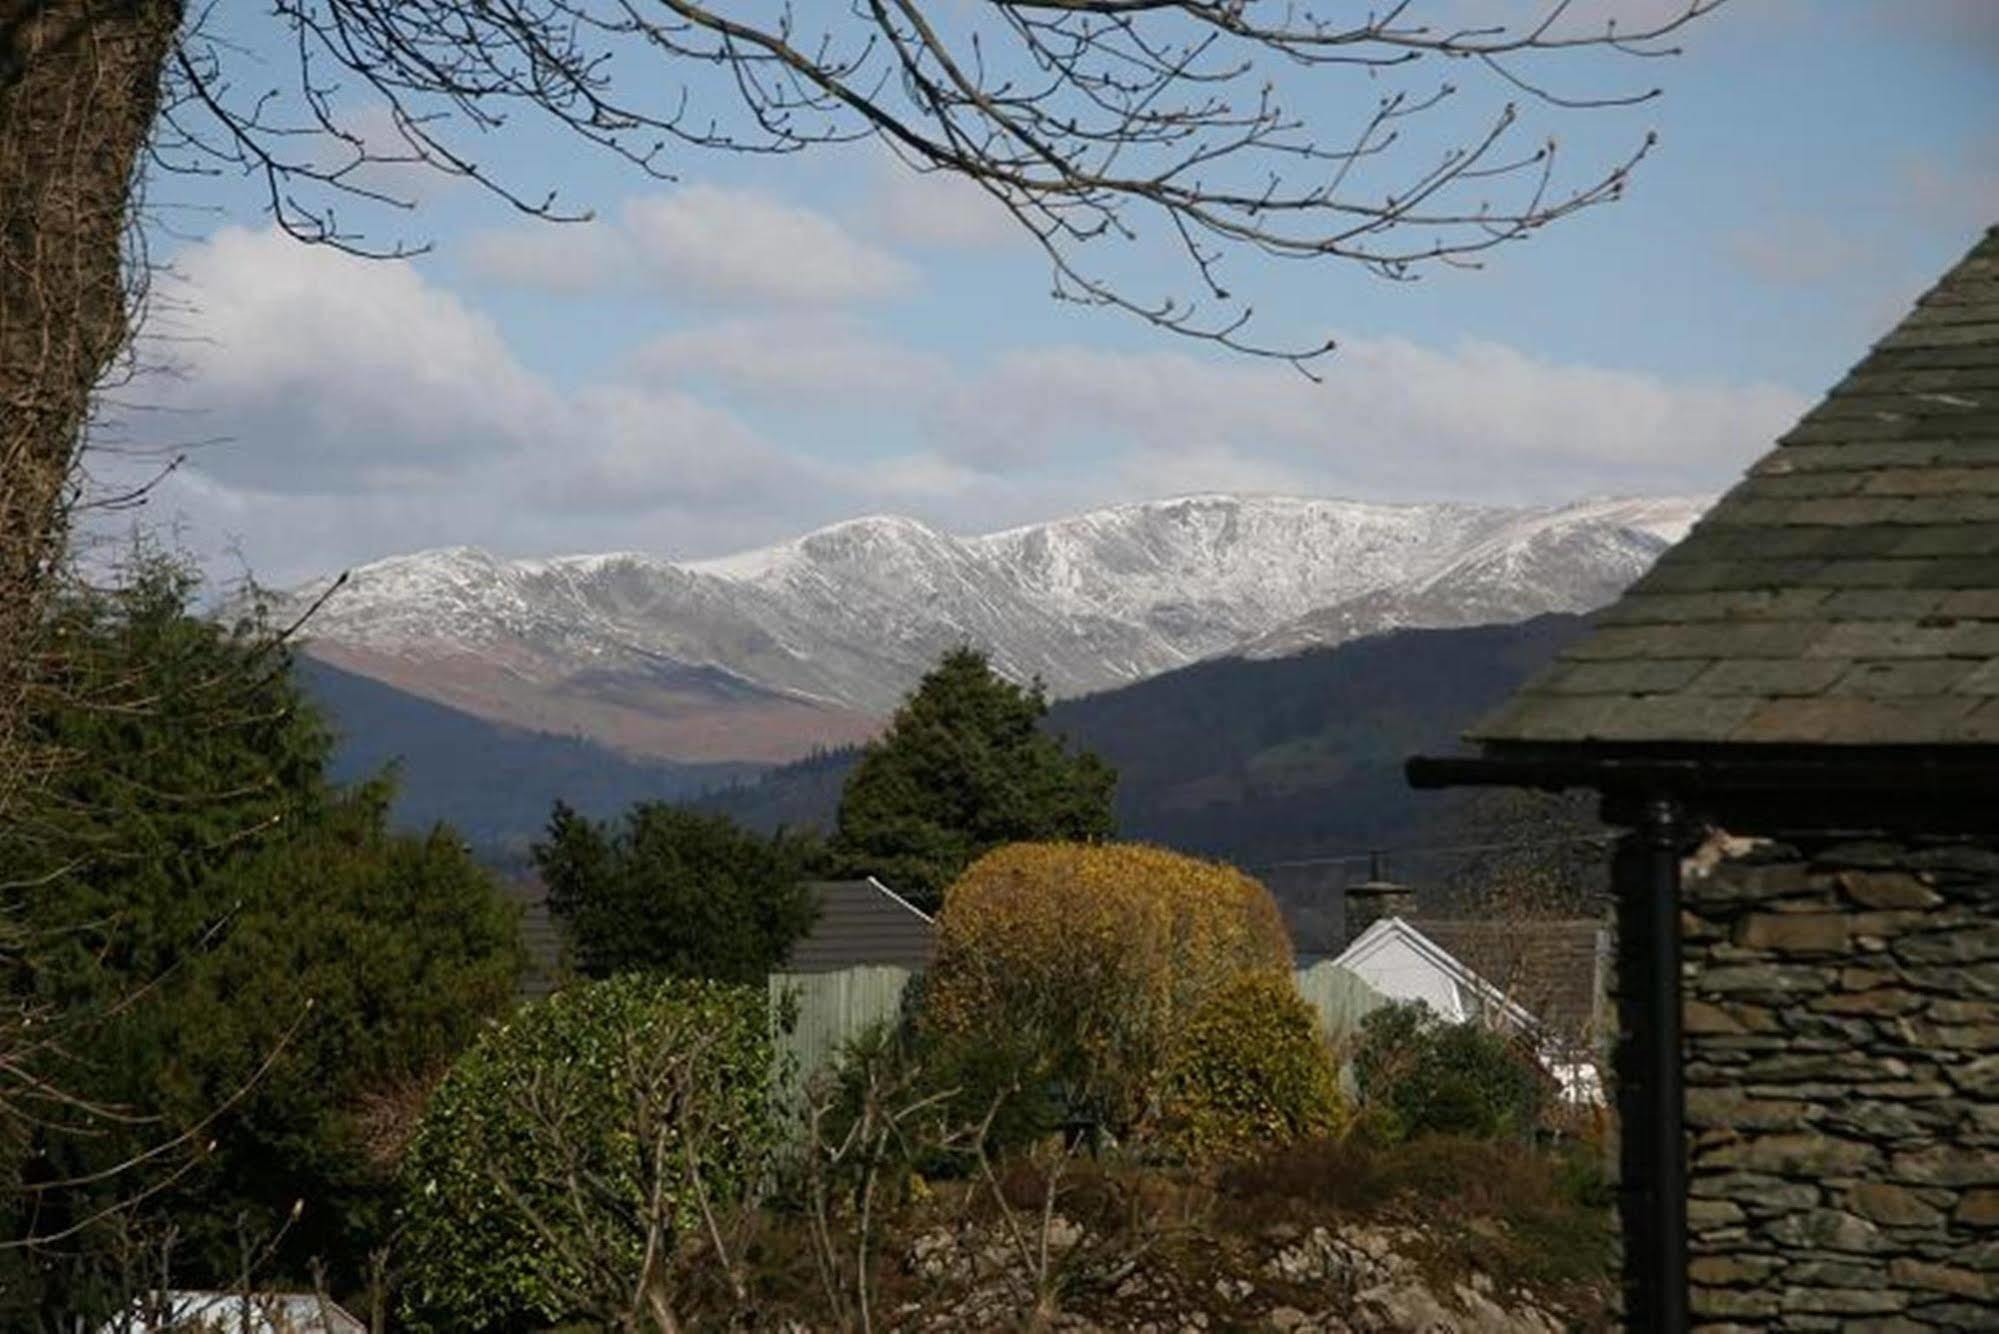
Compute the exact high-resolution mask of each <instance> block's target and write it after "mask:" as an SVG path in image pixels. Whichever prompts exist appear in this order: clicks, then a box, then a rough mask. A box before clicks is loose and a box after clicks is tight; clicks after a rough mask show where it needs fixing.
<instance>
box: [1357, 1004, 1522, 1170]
mask: <svg viewBox="0 0 1999 1334" xmlns="http://www.w3.org/2000/svg"><path fill="white" fill-rule="evenodd" d="M1354 1078H1355V1081H1356V1082H1357V1083H1358V1085H1359V1087H1360V1097H1361V1105H1362V1119H1363V1125H1364V1126H1365V1127H1366V1128H1367V1130H1368V1131H1369V1132H1370V1133H1371V1134H1372V1135H1373V1136H1374V1137H1376V1138H1379V1139H1382V1140H1385V1141H1390V1142H1392V1141H1395V1140H1399V1139H1405V1138H1411V1137H1414V1136H1417V1135H1466V1136H1470V1137H1473V1138H1477V1139H1524V1138H1526V1137H1528V1136H1529V1135H1531V1134H1532V1133H1533V1131H1534V1128H1535V1126H1536V1125H1537V1124H1538V1123H1539V1120H1540V1115H1541V1107H1542V1103H1543V1101H1544V1099H1545V1093H1546V1089H1545V1085H1546V1076H1544V1075H1543V1074H1542V1072H1541V1070H1540V1069H1539V1067H1538V1066H1536V1064H1535V1063H1534V1060H1533V1058H1532V1057H1531V1056H1529V1055H1528V1054H1527V1053H1525V1052H1524V1051H1522V1050H1520V1049H1519V1048H1518V1047H1517V1046H1515V1044H1514V1043H1513V1042H1512V1041H1511V1040H1509V1039H1508V1038H1507V1037H1505V1036H1504V1035H1502V1034H1499V1033H1495V1032H1493V1031H1492V1030H1491V1029H1488V1028H1484V1027H1481V1026H1479V1025H1477V1024H1469V1023H1466V1024H1447V1023H1444V1022H1443V1021H1442V1020H1440V1019H1439V1018H1438V1017H1437V1016H1436V1014H1435V1013H1433V1012H1432V1011H1431V1010H1430V1008H1429V1007H1428V1006H1426V1005H1424V1004H1423V1003H1422V1002H1421V1001H1412V1002H1408V1003H1406V1004H1398V1005H1390V1006H1387V1007H1386V1008H1383V1009H1380V1010H1376V1011H1375V1012H1374V1013H1373V1014H1370V1015H1369V1016H1368V1017H1367V1018H1366V1019H1365V1020H1363V1021H1362V1023H1361V1040H1360V1046H1359V1048H1358V1050H1356V1052H1355V1053H1354Z"/></svg>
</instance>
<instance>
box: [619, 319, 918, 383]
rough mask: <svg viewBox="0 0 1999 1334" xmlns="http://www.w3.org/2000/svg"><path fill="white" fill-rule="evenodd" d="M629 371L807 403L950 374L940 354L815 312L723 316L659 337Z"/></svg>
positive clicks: (642, 349) (635, 357) (638, 355)
mask: <svg viewBox="0 0 1999 1334" xmlns="http://www.w3.org/2000/svg"><path fill="white" fill-rule="evenodd" d="M631 369H632V372H633V373H634V374H635V375H637V376H640V377H643V378H647V379H652V378H658V377H663V378H666V379H670V380H675V381H684V382H690V383H696V384H705V385H711V386H714V387H718V388H723V389H729V390H735V391H742V392H747V393H750V394H754V395H756V396H757V397H758V398H759V399H761V400H765V401H768V400H773V399H775V400H782V401H785V402H787V403H792V404H799V403H803V404H808V405H814V404H817V405H823V404H825V403H827V402H830V401H840V400H856V399H858V400H863V401H870V402H878V401H880V399H881V397H882V396H884V395H905V396H909V395H917V396H920V395H922V394H925V393H927V392H928V390H929V387H930V386H934V385H936V384H939V383H941V382H943V381H944V380H945V379H946V378H947V377H948V375H949V370H948V368H947V366H946V365H945V363H944V361H943V359H942V358H940V357H937V356H933V355H931V354H929V353H925V352H920V351H918V350H916V349H914V348H911V347H909V346H907V345H906V344H902V343H896V342H891V341H889V340H887V339H884V338H882V337H880V336H879V335H877V334H876V333H875V332H874V331H873V330H871V329H870V328H869V327H868V326H867V325H865V324H863V323H861V322H859V321H857V320H854V319H851V318H848V317H846V316H843V315H836V314H823V313H815V312H802V313H799V314H792V315H783V316H766V317H760V318H753V319H730V320H723V321H720V322H717V323H714V324H704V325H699V326H696V327H695V328H692V329H687V330H683V331H680V332H676V333H671V334H665V335H662V336H661V337H659V338H655V339H653V340H652V341H650V342H648V343H646V344H645V345H644V346H642V347H640V348H639V349H638V351H636V352H635V353H633V354H632V358H631Z"/></svg>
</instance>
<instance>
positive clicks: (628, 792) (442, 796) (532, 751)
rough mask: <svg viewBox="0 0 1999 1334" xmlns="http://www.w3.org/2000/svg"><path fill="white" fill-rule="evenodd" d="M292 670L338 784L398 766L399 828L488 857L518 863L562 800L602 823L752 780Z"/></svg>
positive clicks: (309, 664)
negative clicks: (461, 840) (430, 831)
mask: <svg viewBox="0 0 1999 1334" xmlns="http://www.w3.org/2000/svg"><path fill="white" fill-rule="evenodd" d="M298 671H299V679H300V683H301V684H302V685H303V686H304V688H305V692H306V694H307V695H308V696H309V697H311V699H312V700H313V702H314V703H315V704H317V705H318V706H319V707H320V709H321V711H322V712H324V713H325V714H326V717H327V720H328V721H329V723H330V724H331V725H332V728H333V733H334V742H335V744H334V752H333V764H332V777H333V778H334V779H335V781H337V782H352V781H354V780H357V779H361V778H367V777H370V776H372V775H374V774H377V773H379V772H381V771H382V769H383V768H384V767H385V766H388V765H391V764H393V765H395V766H396V768H397V771H398V773H397V777H398V780H399V781H398V784H397V794H396V802H395V806H394V809H393V815H394V818H395V820H396V823H397V824H399V825H401V826H403V827H405V828H413V829H424V828H428V827H429V826H430V825H432V824H435V823H436V822H438V821H440V820H442V821H444V822H445V823H447V824H449V825H451V826H452V827H453V828H454V829H456V830H457V831H458V832H459V833H460V834H462V835H463V836H464V837H465V838H466V839H467V840H469V841H470V842H471V843H473V844H474V845H476V846H478V847H479V848H480V849H481V850H482V851H485V852H488V853H499V852H504V853H506V854H509V855H511V856H515V857H518V855H519V854H520V853H521V852H522V851H524V850H525V848H526V846H527V844H528V842H529V841H530V840H531V839H533V838H534V837H535V836H536V835H537V834H539V833H540V832H541V829H542V828H543V826H544V825H546V824H547V822H548V813H549V807H550V805H551V804H552V803H553V802H554V801H555V799H556V798H558V797H560V798H562V799H563V800H564V801H567V802H568V803H569V804H570V805H572V806H574V807H576V808H577V809H578V810H581V811H583V812H584V813H585V814H588V815H592V816H598V817H602V816H607V815H611V814H614V813H616V812H618V811H621V810H623V809H624V808H625V807H627V806H629V805H631V804H632V803H633V802H635V801H646V800H661V801H667V800H676V799H684V798H689V797H694V796H698V795H700V794H701V793H704V792H707V791H710V790H713V789H717V788H721V787H725V786H727V785H729V784H732V783H738V782H741V781H742V780H744V779H747V778H749V777H751V776H753V775H754V774H755V773H756V772H757V771H756V769H755V768H754V767H753V766H750V765H743V764H716V765H688V764H669V763H665V762H663V761H641V760H633V759H629V758H626V757H625V756H622V755H619V754H617V753H615V752H613V751H610V750H607V749H606V748H604V747H602V746H599V745H595V744H593V743H591V742H589V741H586V740H582V739H580V738H577V737H567V736H550V735H547V734H545V733H536V732H529V731H525V730H523V729H520V728H515V727H507V726H503V725H501V724H498V723H491V722H487V721H486V720H484V719H482V718H477V717H474V716H472V715H470V714H465V713H460V712H458V711H457V710H455V709H449V708H446V707H444V706H443V705H440V704H436V703H433V702H432V701H430V700H427V699H422V698H420V697H418V696H416V695H411V694H407V693H405V692H403V691H400V690H397V689H395V688H393V687H391V686H387V685H384V684H382V683H381V682H378V681H372V680H369V679H368V678H367V677H364V676H356V675H354V674H352V673H350V672H343V671H341V670H340V669H339V668H337V667H332V666H329V665H328V664H326V663H322V662H314V661H312V660H311V659H309V658H307V659H303V660H301V662H300V663H299V668H298Z"/></svg>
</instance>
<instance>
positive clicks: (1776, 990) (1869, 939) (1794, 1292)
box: [1684, 842, 1999, 1334]
mask: <svg viewBox="0 0 1999 1334" xmlns="http://www.w3.org/2000/svg"><path fill="white" fill-rule="evenodd" d="M1685 908H1686V915H1685V918H1684V929H1685V951H1686V954H1685V965H1686V967H1685V977H1686V984H1685V1003H1686V1010H1685V1020H1686V1033H1687V1039H1686V1041H1687V1066H1686V1072H1687V1074H1686V1078H1687V1125H1688V1137H1689V1150H1688V1151H1689V1156H1690V1171H1691V1187H1690V1194H1691V1198H1690V1200H1689V1205H1688V1209H1689V1228H1690V1231H1691V1233H1692V1261H1691V1266H1690V1279H1691V1283H1692V1289H1693V1292H1692V1304H1693V1310H1694V1312H1695V1321H1696V1324H1695V1328H1696V1329H1698V1330H1702V1331H1707V1332H1708V1334H1721V1331H1730V1330H1773V1329H1783V1330H1792V1329H1796V1330H1817V1329H1828V1330H1830V1329H1841V1330H1874V1331H1898V1330H1907V1331H1922V1330H1932V1329H1980V1330H1999V849H1995V848H1994V847H1993V846H1990V845H1986V846H1980V845H1974V844H1968V843H1956V844H1927V845H1918V844H1898V843H1884V842H1847V843H1836V844H1829V845H1825V846H1820V847H1816V848H1796V847H1790V846H1785V845H1778V844H1768V843H1766V844H1761V845H1758V846H1756V847H1754V848H1753V849H1751V850H1750V851H1749V852H1747V853H1746V854H1744V855H1742V856H1740V857H1737V858H1735V859H1732V860H1729V861H1725V862H1722V863H1721V864H1720V865H1719V866H1717V867H1715V868H1713V869H1711V870H1710V871H1708V872H1706V873H1705V874H1702V875H1698V876H1690V878H1689V879H1688V881H1687V884H1686V886H1685Z"/></svg>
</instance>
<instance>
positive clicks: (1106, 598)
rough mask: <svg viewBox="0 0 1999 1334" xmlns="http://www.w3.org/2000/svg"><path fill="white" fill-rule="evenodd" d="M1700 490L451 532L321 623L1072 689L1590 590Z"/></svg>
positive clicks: (898, 687) (334, 604)
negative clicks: (649, 532)
mask: <svg viewBox="0 0 1999 1334" xmlns="http://www.w3.org/2000/svg"><path fill="white" fill-rule="evenodd" d="M1702 507H1703V502H1700V501H1694V500H1682V499H1639V500H1631V499H1605V500H1591V501H1585V502H1580V503H1578V504H1576V505H1573V506H1564V507H1546V508H1533V509H1520V508H1504V507H1498V506H1480V505H1464V504H1407V505H1382V504H1371V503H1365V502H1357V501H1343V500H1318V499H1307V498H1298V497H1282V496H1277V497H1243V496H1230V495H1219V494H1206V495H1196V496H1183V497H1177V498H1173V499H1169V500H1156V501H1145V502H1140V503H1136V504H1131V505H1121V506H1116V507H1112V508H1108V509H1101V510H1095V511H1091V512H1089V513H1086V514H1080V515H1075V516H1071V517H1068V518H1063V519H1057V520H1054V521H1052V522H1049V523H1042V524H1034V525H1028V526H1024V527H1018V528H1011V529H1007V530H1004V531H1001V532H995V533H988V534H984V535H978V536H969V537H960V536H955V535H952V534H949V533H945V532H943V531H940V530H938V529H936V528H933V527H931V526H929V525H927V524H924V523H922V522H920V521H918V520H915V519H906V518H900V517H897V516H889V515H875V516H867V517H864V518H858V519H851V520H847V521H845V522H843V523H838V524H834V525H831V526H829V527H826V528H821V529H818V530H816V531H814V532H811V533H807V534H805V535H804V536H802V537H799V538H796V539H794V540H792V541H789V542H784V543H780V544H777V545H775V546H771V547H766V548H761V549H759V550H755V551H748V552H742V553H739V554H737V555H733V556H725V557H721V558H717V559H712V560H703V561H693V562H675V561H669V560H665V559H663V558H659V557H654V556H648V555H645V554H643V553H634V552H626V553H612V554H604V555H579V556H562V557H553V558H544V559H538V560H518V561H509V560H503V559H500V558H497V557H494V556H492V555H490V554H489V553H486V552H483V551H479V550H476V549H472V548H463V547H459V548H450V549H447V550H444V551H438V552H422V553H416V554H414V555H409V556H400V557H392V558H389V559H387V560H383V561H377V562H373V563H372V564H369V565H365V566H361V567H359V568H357V569H356V570H354V571H353V572H352V574H351V576H350V578H349V580H348V585H347V587H345V588H342V589H341V590H339V591H338V592H337V593H335V594H334V595H333V596H332V597H331V598H330V599H329V601H328V603H327V605H326V606H325V608H324V609H323V610H322V611H321V612H320V614H319V615H318V616H316V617H315V618H314V620H313V622H312V623H311V626H310V630H311V633H312V634H313V635H314V636H315V638H316V639H317V640H318V641H319V642H321V643H324V644H329V645H333V646H335V647H343V648H347V649H354V650H361V651H364V652H366V653H371V654H387V655H390V656H392V657H394V658H395V659H397V660H398V661H402V662H413V663H420V662H421V661H423V660H425V659H440V660H441V659H445V658H449V657H452V656H454V655H456V656H467V655H469V656H471V657H473V658H479V659H487V660H492V661H498V662H503V663H504V664H506V666H507V669H508V670H509V671H510V672H514V673H517V674H520V675H523V676H527V677H532V678H535V679H547V680H556V679H567V678H571V677H574V676H575V675H577V674H578V673H586V672H587V673H591V674H593V679H594V677H595V676H609V677H615V676H617V675H618V674H620V673H625V674H648V675H656V674H657V673H658V672H659V671H661V670H664V668H663V667H662V664H680V665H682V666H691V667H701V668H711V669H715V670H718V671H721V672H725V673H727V674H729V675H730V676H732V677H734V678H738V679H740V680H742V681H744V682H746V683H748V684H750V685H751V686H754V687H755V688H758V689H761V690H765V691H770V692H775V693H777V694H780V695H788V696H792V697H796V698H803V699H810V700H814V701H836V702H838V703H840V704H843V705H845V706H847V707H849V708H853V709H858V710H860V711H862V712H867V713H875V714H879V713H881V712H884V711H886V710H887V709H889V708H891V707H892V706H893V705H894V703H895V701H896V700H897V699H898V698H899V697H900V696H901V695H902V693H903V692H904V691H905V690H907V688H908V687H909V685H910V684H911V683H912V682H913V681H914V680H915V679H916V677H917V676H918V675H920V674H921V672H922V671H923V670H924V669H925V668H926V667H927V666H928V665H929V664H930V663H931V662H933V661H935V659H936V657H937V655H938V654H939V653H941V652H942V651H943V650H944V649H946V648H949V647H951V646H953V645H955V644H960V643H972V644H974V645H976V646H979V647H981V648H984V649H986V650H987V651H989V652H991V653H992V654H993V656H994V659H995V662H996V664H997V665H998V666H999V667H1000V668H1001V669H1002V670H1004V671H1006V672H1007V673H1009V674H1010V675H1013V676H1015V677H1017V678H1019V679H1026V678H1028V677H1033V676H1038V677H1040V678H1041V679H1042V680H1044V681H1045V682H1046V683H1047V685H1048V687H1049V689H1050V690H1051V692H1053V693H1055V694H1057V695H1068V694H1080V693H1085V692H1088V691H1093V690H1099V689H1104V688H1108V687H1111V686H1115V685H1119V684H1123V683H1126V682H1129V681H1132V680H1137V679H1141V678H1143V677H1146V676H1150V675H1155V674H1157V673H1159V672H1161V671H1166V670H1169V669H1171V668H1173V667H1176V666H1180V665H1183V664H1185V663H1187V662H1191V661H1195V660H1198V659H1200V658H1205V657H1211V656H1214V655H1217V654H1220V653H1226V652H1237V651H1252V652H1269V651H1295V650H1296V649H1297V648H1302V647H1310V646H1312V645H1313V644H1317V643H1328V642H1338V640H1339V639H1342V638H1347V637H1351V635H1352V633H1366V632H1368V630H1367V627H1369V626H1392V625H1394V624H1427V623H1469V622H1466V621H1464V620H1462V619H1461V618H1463V617H1467V616H1470V617H1478V616H1489V617H1490V618H1491V619H1508V620H1511V619H1519V618H1520V617H1521V616H1524V615H1532V614H1534V613H1535V612H1537V611H1547V610H1576V609H1580V608H1579V607H1578V605H1577V604H1578V603H1581V604H1583V605H1596V604H1597V602H1600V601H1602V600H1607V597H1608V596H1609V595H1611V594H1614V593H1615V591H1616V589H1617V588H1618V587H1621V586H1622V584H1623V583H1624V582H1628V581H1629V579H1630V578H1632V577H1635V575H1636V574H1637V573H1639V572H1641V571H1642V569H1643V567H1644V565H1646V564H1649V562H1650V558H1651V556H1653V555H1656V553H1657V551H1658V550H1659V549H1661V548H1663V546H1664V545H1665V544H1666V540H1667V539H1666V537H1665V534H1666V533H1669V532H1672V530H1673V529H1674V528H1675V527H1676V526H1677V527H1679V528H1681V529H1683V528H1684V525H1685V524H1686V523H1687V522H1690V521H1691V518H1692V517H1693V516H1694V515H1696V514H1698V512H1699V510H1700V509H1701V508H1702ZM324 587H325V584H324V582H322V583H320V584H319V585H316V586H310V587H308V588H306V589H301V590H299V592H298V594H297V595H296V596H297V597H298V598H299V599H306V598H310V597H311V596H313V595H314V594H315V593H316V592H317V591H322V590H323V589H324ZM1606 589H1607V590H1608V592H1606V591H1605V590H1606ZM1590 599H1595V601H1590ZM1363 604H1364V605H1363ZM1339 608H1346V609H1348V610H1347V611H1342V612H1340V613H1339V614H1338V615H1333V616H1330V617H1329V616H1327V615H1325V613H1327V612H1328V611H1330V610H1332V609H1339ZM1411 617H1413V618H1414V619H1409V618H1411ZM1438 618H1442V619H1441V620H1439V619H1438ZM1356 627H1359V628H1358V629H1356ZM1273 636H1275V637H1276V638H1275V639H1273ZM1273 644H1281V645H1283V646H1284V647H1283V648H1281V649H1279V650H1273V649H1272V645H1273Z"/></svg>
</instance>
